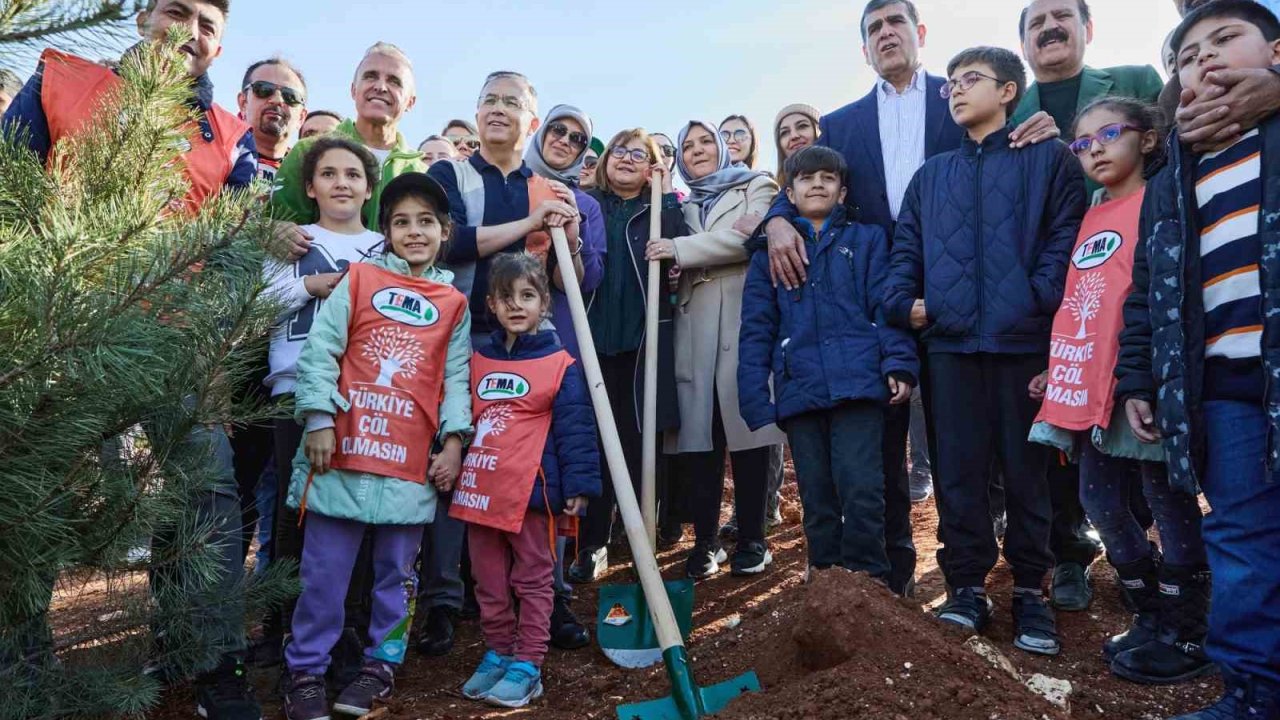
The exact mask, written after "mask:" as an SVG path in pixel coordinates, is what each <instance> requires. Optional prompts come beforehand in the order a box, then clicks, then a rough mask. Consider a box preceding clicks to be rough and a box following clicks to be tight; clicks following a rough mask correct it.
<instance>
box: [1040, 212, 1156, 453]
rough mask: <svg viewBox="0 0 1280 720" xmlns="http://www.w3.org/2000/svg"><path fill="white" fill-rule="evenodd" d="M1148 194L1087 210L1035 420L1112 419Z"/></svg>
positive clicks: (1072, 426)
mask: <svg viewBox="0 0 1280 720" xmlns="http://www.w3.org/2000/svg"><path fill="white" fill-rule="evenodd" d="M1144 194H1145V191H1139V192H1136V193H1134V194H1133V195H1130V196H1129V197H1126V198H1121V199H1120V200H1113V201H1111V202H1108V203H1105V204H1103V205H1099V206H1097V207H1095V208H1093V209H1091V210H1090V211H1089V212H1088V213H1087V214H1086V215H1085V216H1084V222H1083V224H1081V226H1080V235H1079V239H1078V241H1077V243H1076V248H1075V251H1074V252H1073V253H1071V264H1070V266H1069V267H1068V268H1067V284H1066V293H1065V295H1064V296H1063V299H1062V305H1061V306H1060V307H1059V308H1058V313H1057V315H1055V316H1054V318H1053V337H1052V343H1051V345H1050V350H1049V385H1048V388H1047V389H1046V391H1045V396H1044V403H1043V405H1041V407H1040V414H1039V416H1037V417H1036V421H1037V422H1047V423H1049V424H1050V425H1054V426H1057V427H1060V428H1062V429H1064V430H1077V431H1083V430H1089V429H1091V428H1093V427H1095V426H1097V427H1102V428H1106V427H1107V426H1109V425H1110V424H1111V413H1112V410H1113V408H1114V407H1115V398H1114V397H1113V396H1114V391H1115V387H1116V378H1115V369H1116V363H1117V361H1118V360H1119V357H1120V331H1121V330H1123V329H1124V315H1123V310H1124V301H1125V298H1127V297H1128V296H1129V291H1130V290H1131V289H1132V288H1133V254H1134V252H1135V250H1136V249H1137V247H1138V214H1139V212H1140V210H1141V209H1142V197H1143V195H1144Z"/></svg>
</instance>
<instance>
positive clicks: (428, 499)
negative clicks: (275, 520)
mask: <svg viewBox="0 0 1280 720" xmlns="http://www.w3.org/2000/svg"><path fill="white" fill-rule="evenodd" d="M371 262H372V263H373V264H375V265H377V266H379V267H382V268H385V269H387V270H391V271H392V272H397V273H400V274H402V275H408V274H409V265H408V263H406V262H405V261H404V260H401V259H400V258H399V257H396V256H395V255H392V254H390V253H387V254H385V255H380V256H377V257H375V258H374V259H373V260H372V261H371ZM422 277H423V278H425V279H427V280H431V281H433V282H438V283H441V284H442V285H448V284H450V283H451V282H452V281H453V273H451V272H449V271H448V270H441V269H438V268H435V267H432V268H428V269H427V271H426V272H424V273H423V275H422ZM350 315H351V297H350V290H349V284H348V282H347V279H346V278H343V279H342V282H340V283H338V286H337V287H336V288H334V290H333V293H331V294H330V295H329V299H327V300H325V301H324V304H322V305H321V306H320V310H319V311H318V312H317V313H316V319H315V322H314V324H313V325H312V326H311V333H310V334H309V335H308V336H307V342H306V344H305V345H303V347H302V354H301V355H299V356H298V385H297V387H296V388H295V390H294V393H295V396H294V397H295V401H296V406H297V409H296V411H295V412H296V416H297V418H298V419H299V420H305V421H307V423H308V426H309V427H316V426H317V425H318V426H319V427H326V426H331V425H332V423H326V420H329V419H331V418H332V417H333V416H335V415H337V414H338V406H339V403H341V404H342V405H346V404H347V401H346V400H345V399H344V398H342V397H341V396H340V395H339V394H338V374H339V365H338V363H339V361H340V360H341V359H342V354H343V353H344V352H346V349H347V326H348V322H349V320H350ZM454 433H461V434H463V435H470V434H471V314H470V312H469V311H464V313H463V315H462V320H461V321H459V322H458V324H457V326H456V327H454V328H453V335H452V337H450V339H449V351H448V357H447V358H446V360H445V367H444V397H443V398H442V399H441V401H440V432H439V437H441V438H443V437H445V436H446V435H451V434H454ZM432 439H433V438H423V439H422V442H423V444H424V445H429V444H430V443H431V441H432ZM310 473H311V463H309V462H308V461H307V457H306V453H305V452H304V451H303V448H302V447H299V448H298V454H297V455H295V456H294V458H293V477H292V478H290V483H289V500H288V502H289V507H292V508H296V507H298V506H299V505H300V504H301V500H302V494H303V492H304V491H305V492H306V495H307V512H315V513H319V514H321V515H324V516H326V517H332V518H339V519H342V520H355V521H358V522H362V523H367V524H370V525H422V524H424V523H429V522H431V521H432V520H433V519H434V518H435V513H436V490H435V488H434V487H432V486H431V484H430V483H425V484H421V485H420V484H418V483H412V482H406V481H404V480H400V479H397V478H388V477H383V476H381V475H374V474H372V473H361V472H352V471H347V470H333V469H331V470H329V471H328V472H326V473H323V474H318V475H316V476H315V478H314V479H313V480H312V481H311V486H310V487H309V488H308V487H307V476H308V475H309V474H310Z"/></svg>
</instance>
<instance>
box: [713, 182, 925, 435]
mask: <svg viewBox="0 0 1280 720" xmlns="http://www.w3.org/2000/svg"><path fill="white" fill-rule="evenodd" d="M796 228H797V229H798V230H799V231H800V233H801V234H802V235H804V236H805V237H806V238H808V240H807V245H808V248H807V249H808V252H809V263H810V264H809V278H808V281H807V282H806V283H805V284H804V285H803V286H802V287H800V288H799V289H797V290H793V291H789V290H787V289H786V288H784V287H782V286H778V287H777V288H774V286H773V283H772V282H771V281H770V279H769V253H768V251H767V250H766V248H765V243H764V241H763V240H760V239H756V240H751V241H748V243H747V250H748V251H749V252H751V253H752V256H751V267H750V269H749V270H748V271H747V280H746V287H745V288H744V290H743V294H742V326H741V329H740V331H739V335H738V407H739V409H740V410H741V412H742V419H743V420H745V421H746V423H747V426H748V427H750V428H751V429H752V430H758V429H760V428H762V427H764V426H766V425H769V424H770V423H775V422H778V421H780V420H786V419H787V418H790V417H795V416H796V415H800V414H803V413H806V412H812V411H815V410H826V409H829V408H833V407H835V406H837V405H839V404H840V403H841V402H845V401H849V400H874V401H877V402H884V401H886V400H888V398H889V387H888V383H887V381H886V377H887V376H888V375H889V374H890V373H894V374H895V375H897V376H898V378H899V379H902V380H905V381H907V382H910V383H911V384H912V385H914V384H915V383H916V377H917V376H918V375H919V373H920V368H919V361H918V360H917V358H916V350H915V342H914V341H913V340H912V339H911V336H910V335H909V334H907V333H906V332H904V331H902V330H898V329H895V328H891V327H889V326H888V325H887V324H885V322H884V313H883V312H882V311H881V307H880V298H881V297H882V296H883V292H884V289H883V283H884V278H885V275H886V271H887V266H888V257H889V248H888V240H887V238H886V237H885V234H884V230H882V229H880V228H879V227H877V226H874V225H862V224H859V223H854V222H850V221H848V220H847V219H846V217H845V210H844V208H842V207H837V208H836V209H835V211H834V212H833V213H832V215H831V217H830V218H829V219H828V220H827V224H826V227H824V228H823V230H822V232H821V233H815V232H814V229H813V226H812V225H810V224H809V223H808V222H807V221H805V220H803V219H800V220H797V221H796ZM771 375H772V376H773V394H772V397H774V398H776V399H775V400H774V401H772V402H771V401H770V397H771V396H770V392H769V377H770V376H771Z"/></svg>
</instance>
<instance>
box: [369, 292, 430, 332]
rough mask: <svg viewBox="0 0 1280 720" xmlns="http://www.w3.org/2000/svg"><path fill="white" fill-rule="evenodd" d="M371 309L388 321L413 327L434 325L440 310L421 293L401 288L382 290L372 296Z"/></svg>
mask: <svg viewBox="0 0 1280 720" xmlns="http://www.w3.org/2000/svg"><path fill="white" fill-rule="evenodd" d="M373 309H374V310H377V311H378V313H379V314H380V315H382V316H383V317H385V318H386V319H388V320H395V321H396V322H398V323H404V324H405V325H413V326H414V327H427V326H430V325H435V324H436V323H437V322H439V320H440V309H439V308H437V307H436V306H435V305H433V304H432V303H431V301H430V300H428V299H427V298H426V297H425V296H423V295H422V294H421V293H418V292H415V291H413V290H408V289H406V288H401V287H389V288H383V289H381V290H379V291H378V292H376V293H374V295H373Z"/></svg>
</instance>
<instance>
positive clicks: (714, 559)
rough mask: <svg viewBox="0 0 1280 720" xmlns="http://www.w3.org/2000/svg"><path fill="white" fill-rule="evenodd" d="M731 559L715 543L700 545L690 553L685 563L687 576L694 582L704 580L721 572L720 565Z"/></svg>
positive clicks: (694, 547) (695, 546)
mask: <svg viewBox="0 0 1280 720" xmlns="http://www.w3.org/2000/svg"><path fill="white" fill-rule="evenodd" d="M728 559H729V555H728V554H727V553H725V551H724V548H722V547H720V546H719V545H717V544H713V543H705V544H704V543H698V544H696V545H694V546H693V549H692V550H690V551H689V559H688V560H686V561H685V574H686V575H688V576H689V577H691V578H693V579H694V580H702V579H705V578H709V577H711V576H712V575H715V574H716V573H718V572H720V563H722V562H725V561H726V560H728Z"/></svg>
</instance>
